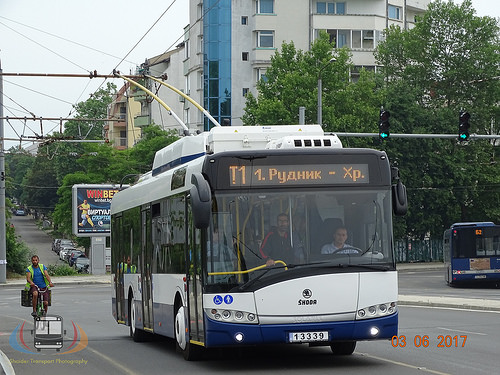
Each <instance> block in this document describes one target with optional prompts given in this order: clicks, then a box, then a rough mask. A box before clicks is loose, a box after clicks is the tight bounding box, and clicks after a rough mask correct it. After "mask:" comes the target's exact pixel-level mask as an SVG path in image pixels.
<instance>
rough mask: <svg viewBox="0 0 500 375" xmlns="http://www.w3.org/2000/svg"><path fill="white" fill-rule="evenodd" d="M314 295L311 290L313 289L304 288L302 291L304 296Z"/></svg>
mask: <svg viewBox="0 0 500 375" xmlns="http://www.w3.org/2000/svg"><path fill="white" fill-rule="evenodd" d="M312 295H313V292H312V291H311V289H304V290H303V291H302V297H304V298H311V297H312Z"/></svg>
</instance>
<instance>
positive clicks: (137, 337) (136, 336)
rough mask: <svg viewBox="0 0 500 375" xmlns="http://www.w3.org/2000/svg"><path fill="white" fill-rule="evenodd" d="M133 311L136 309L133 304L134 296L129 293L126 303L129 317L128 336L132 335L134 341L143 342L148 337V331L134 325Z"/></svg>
mask: <svg viewBox="0 0 500 375" xmlns="http://www.w3.org/2000/svg"><path fill="white" fill-rule="evenodd" d="M135 311H136V306H135V300H134V296H133V295H130V298H129V304H128V316H129V319H130V325H129V327H130V330H129V331H130V337H132V339H133V340H134V341H135V342H144V341H146V340H147V339H148V333H147V332H145V331H144V330H142V329H140V328H137V327H136V326H135Z"/></svg>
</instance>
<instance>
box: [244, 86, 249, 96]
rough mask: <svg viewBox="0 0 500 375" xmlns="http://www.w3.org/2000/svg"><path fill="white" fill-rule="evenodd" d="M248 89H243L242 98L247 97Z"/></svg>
mask: <svg viewBox="0 0 500 375" xmlns="http://www.w3.org/2000/svg"><path fill="white" fill-rule="evenodd" d="M249 91H250V89H249V88H248V87H243V96H247V95H248V92H249Z"/></svg>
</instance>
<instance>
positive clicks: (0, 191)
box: [0, 60, 7, 284]
mask: <svg viewBox="0 0 500 375" xmlns="http://www.w3.org/2000/svg"><path fill="white" fill-rule="evenodd" d="M3 146H4V127H3V76H2V60H0V283H1V284H5V283H6V282H7V241H6V238H5V236H6V232H5V225H6V221H5V154H4V150H3Z"/></svg>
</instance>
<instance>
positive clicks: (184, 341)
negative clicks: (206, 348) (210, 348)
mask: <svg viewBox="0 0 500 375" xmlns="http://www.w3.org/2000/svg"><path fill="white" fill-rule="evenodd" d="M174 330H175V345H176V348H177V351H178V352H180V353H182V355H183V357H184V359H185V360H187V361H196V360H198V359H200V357H201V354H202V348H201V347H199V346H198V345H193V344H191V343H190V342H189V335H188V334H187V332H186V319H185V308H184V306H179V308H178V309H177V312H176V314H175V322H174Z"/></svg>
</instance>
